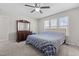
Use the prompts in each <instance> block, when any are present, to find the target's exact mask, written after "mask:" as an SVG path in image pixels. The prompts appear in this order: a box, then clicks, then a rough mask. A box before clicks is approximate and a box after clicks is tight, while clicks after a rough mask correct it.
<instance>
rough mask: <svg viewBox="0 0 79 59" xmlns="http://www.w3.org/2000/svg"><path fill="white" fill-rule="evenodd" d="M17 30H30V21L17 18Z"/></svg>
mask: <svg viewBox="0 0 79 59" xmlns="http://www.w3.org/2000/svg"><path fill="white" fill-rule="evenodd" d="M17 22H18V24H17V25H18V31H25V30H27V31H29V30H30V22H28V21H26V20H18V21H17Z"/></svg>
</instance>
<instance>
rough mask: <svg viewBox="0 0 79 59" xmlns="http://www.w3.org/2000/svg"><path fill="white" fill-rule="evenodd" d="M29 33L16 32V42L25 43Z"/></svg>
mask: <svg viewBox="0 0 79 59" xmlns="http://www.w3.org/2000/svg"><path fill="white" fill-rule="evenodd" d="M31 34H32V32H31V31H18V32H17V40H16V41H17V42H21V41H25V40H26V39H27V37H28V35H31Z"/></svg>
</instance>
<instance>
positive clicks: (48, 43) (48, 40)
mask: <svg viewBox="0 0 79 59" xmlns="http://www.w3.org/2000/svg"><path fill="white" fill-rule="evenodd" d="M64 40H65V34H64V33H63V32H58V30H53V31H45V32H42V33H39V34H33V35H29V36H28V37H27V39H26V44H31V45H32V46H34V47H35V48H37V49H38V50H40V51H41V52H42V53H44V55H46V56H52V55H56V51H57V49H58V48H59V47H60V46H61V45H62V44H63V43H64Z"/></svg>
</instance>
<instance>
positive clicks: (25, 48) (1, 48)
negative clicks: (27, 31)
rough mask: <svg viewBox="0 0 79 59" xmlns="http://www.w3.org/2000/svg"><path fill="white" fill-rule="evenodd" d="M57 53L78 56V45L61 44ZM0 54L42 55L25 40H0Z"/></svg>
mask: <svg viewBox="0 0 79 59" xmlns="http://www.w3.org/2000/svg"><path fill="white" fill-rule="evenodd" d="M58 55H59V56H79V47H76V46H71V45H62V46H61V47H60V49H59V52H58ZM0 56H43V54H42V53H41V52H39V51H38V50H37V49H35V48H34V47H32V46H31V45H26V44H25V42H20V43H16V42H11V41H0Z"/></svg>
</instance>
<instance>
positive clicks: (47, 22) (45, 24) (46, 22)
mask: <svg viewBox="0 0 79 59" xmlns="http://www.w3.org/2000/svg"><path fill="white" fill-rule="evenodd" d="M49 26H50V25H49V20H46V21H44V29H48V28H49Z"/></svg>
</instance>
